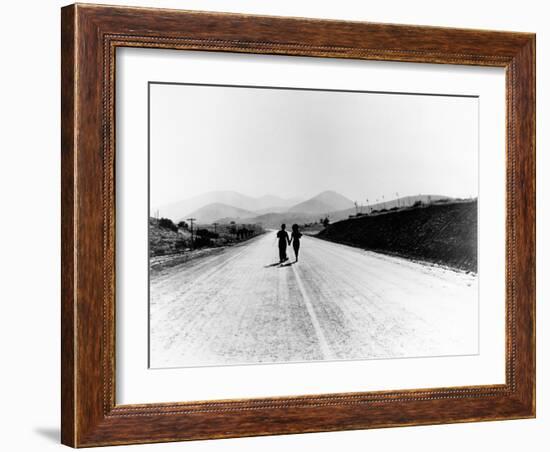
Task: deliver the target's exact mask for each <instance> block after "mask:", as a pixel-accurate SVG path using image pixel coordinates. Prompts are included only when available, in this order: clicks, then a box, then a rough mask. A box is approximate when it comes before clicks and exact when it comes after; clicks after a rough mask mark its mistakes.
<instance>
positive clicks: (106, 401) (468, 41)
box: [61, 4, 535, 447]
mask: <svg viewBox="0 0 550 452" xmlns="http://www.w3.org/2000/svg"><path fill="white" fill-rule="evenodd" d="M61 38H62V67H61V72H62V140H61V148H62V149H61V155H62V311H61V315H62V331H61V333H62V346H61V356H62V360H61V386H62V404H61V405H62V422H61V427H62V430H61V437H62V442H63V444H66V445H69V446H73V447H86V446H100V445H114V444H131V443H149V442H161V441H180V440H196V439H209V438H228V437H239V436H253V435H274V434H285V433H302V432H320V431H335V430H348V429H365V428H377V427H391V426H405V425H425V424H442V423H451V422H469V421H486V420H502V419H520V418H531V417H534V416H535V35H534V34H529V33H512V32H497V31H482V30H466V29H450V28H436V27H422V26H409V25H389V24H375V23H360V22H340V21H330V20H314V19H298V18H281V17H264V16H248V15H239V14H220V13H208V12H190V11H177V10H162V9H146V8H127V7H109V6H94V5H80V4H75V5H70V6H67V7H64V8H63V9H62V25H61ZM118 47H147V48H163V49H180V50H203V51H204V50H206V51H213V52H237V53H257V54H273V55H299V56H313V57H325V58H350V59H363V60H384V61H395V62H419V63H439V64H448V65H449V64H450V65H453V64H460V65H474V66H495V67H502V68H505V70H506V112H507V119H506V134H507V140H506V192H507V195H506V196H507V198H506V275H505V277H506V383H505V384H503V385H491V386H472V387H451V388H436V389H430V388H426V389H420V390H400V391H382V392H363V393H343V394H326V395H317V396H299V397H273V398H264V399H244V400H220V401H215V402H198V403H195V402H194V403H191V402H178V401H174V402H173V403H161V404H147V405H122V406H121V405H117V404H115V366H116V363H115V315H116V312H115V287H116V286H115V284H116V283H115V250H114V243H115V202H114V199H115V177H116V175H115V171H114V159H115V134H114V130H115V124H114V118H115V116H114V115H115V106H114V82H115V64H116V59H115V50H116V49H117V48H118ZM503 277H504V275H503Z"/></svg>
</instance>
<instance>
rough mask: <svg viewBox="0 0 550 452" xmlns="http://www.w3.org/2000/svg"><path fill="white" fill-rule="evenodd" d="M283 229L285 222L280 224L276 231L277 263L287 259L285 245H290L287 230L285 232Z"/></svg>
mask: <svg viewBox="0 0 550 452" xmlns="http://www.w3.org/2000/svg"><path fill="white" fill-rule="evenodd" d="M285 229H286V224H282V225H281V230H280V231H279V232H277V238H278V239H279V263H280V264H282V263H283V262H285V261H287V260H288V257H287V255H286V247H287V245H290V239H289V237H288V232H286V231H285Z"/></svg>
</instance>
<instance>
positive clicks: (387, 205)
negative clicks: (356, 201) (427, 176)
mask: <svg viewBox="0 0 550 452" xmlns="http://www.w3.org/2000/svg"><path fill="white" fill-rule="evenodd" d="M454 199H455V198H450V197H449V196H443V195H412V196H403V197H401V198H395V199H390V200H388V201H382V202H378V203H374V204H369V205H359V206H357V208H355V206H353V208H351V209H345V210H338V211H335V212H330V214H329V218H330V220H331V222H333V223H334V222H335V221H340V220H345V219H347V218H349V216H350V215H355V214H357V213H371V212H373V211H376V210H378V211H380V210H382V209H386V210H389V209H393V208H394V207H398V208H402V207H411V206H413V205H414V204H415V203H417V202H421V203H422V204H432V203H434V202H438V201H447V202H450V201H453V200H454Z"/></svg>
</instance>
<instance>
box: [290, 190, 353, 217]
mask: <svg viewBox="0 0 550 452" xmlns="http://www.w3.org/2000/svg"><path fill="white" fill-rule="evenodd" d="M353 206H354V204H353V201H351V200H349V199H348V198H346V197H345V196H342V195H341V194H339V193H336V192H335V191H330V190H329V191H324V192H322V193H319V194H318V195H317V196H314V197H313V198H311V199H308V200H307V201H304V202H301V203H299V204H296V205H295V206H293V207H291V208H290V209H289V210H288V211H289V212H303V213H311V214H316V215H318V214H321V215H323V214H327V213H328V212H334V211H338V210H344V209H349V208H352V207H353Z"/></svg>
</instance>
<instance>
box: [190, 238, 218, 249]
mask: <svg viewBox="0 0 550 452" xmlns="http://www.w3.org/2000/svg"><path fill="white" fill-rule="evenodd" d="M193 245H194V247H195V248H203V247H205V246H212V245H213V243H212V240H210V239H209V238H208V237H202V236H200V235H199V236H197V237H195V240H194V241H193Z"/></svg>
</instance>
